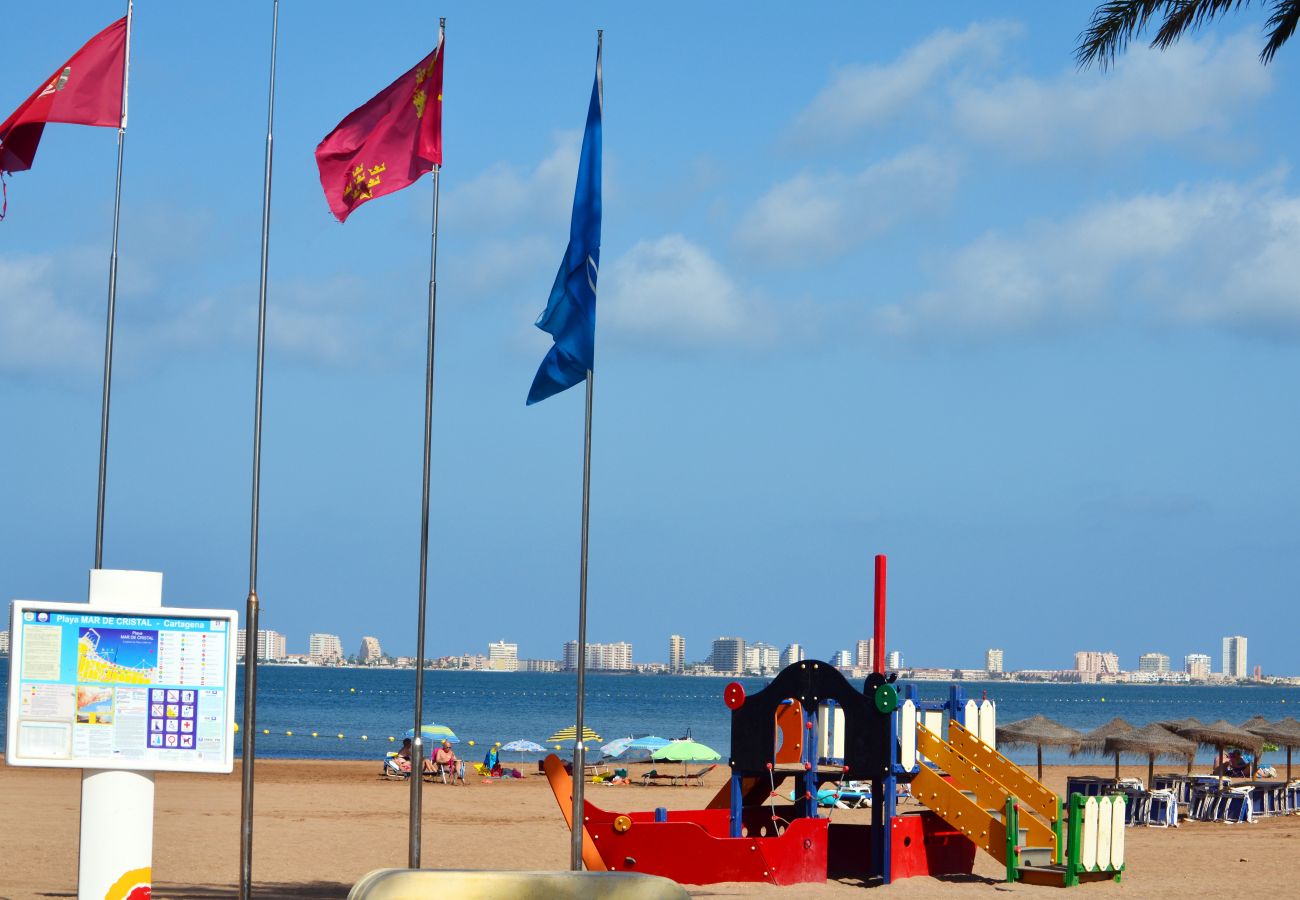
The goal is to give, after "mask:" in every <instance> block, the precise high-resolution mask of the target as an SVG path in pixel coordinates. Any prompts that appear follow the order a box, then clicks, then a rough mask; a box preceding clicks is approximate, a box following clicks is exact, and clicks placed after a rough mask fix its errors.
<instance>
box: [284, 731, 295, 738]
mask: <svg viewBox="0 0 1300 900" xmlns="http://www.w3.org/2000/svg"><path fill="white" fill-rule="evenodd" d="M285 734H286V735H288V736H289V737H293V732H292V731H286V732H285Z"/></svg>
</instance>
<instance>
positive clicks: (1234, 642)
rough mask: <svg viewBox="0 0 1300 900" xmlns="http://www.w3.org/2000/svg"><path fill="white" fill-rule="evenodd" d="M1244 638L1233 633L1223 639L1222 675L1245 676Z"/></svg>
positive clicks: (1229, 676)
mask: <svg viewBox="0 0 1300 900" xmlns="http://www.w3.org/2000/svg"><path fill="white" fill-rule="evenodd" d="M1246 671H1247V670H1246V639H1245V638H1244V637H1242V636H1241V635H1239V634H1238V635H1233V636H1232V637H1226V638H1224V639H1223V677H1224V678H1245V677H1246Z"/></svg>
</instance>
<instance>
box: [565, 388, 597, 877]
mask: <svg viewBox="0 0 1300 900" xmlns="http://www.w3.org/2000/svg"><path fill="white" fill-rule="evenodd" d="M591 394H592V378H591V370H590V369H588V370H587V415H586V427H585V428H584V436H583V444H582V553H581V558H580V562H579V575H578V714H577V716H576V719H577V721H576V723H575V727H576V729H577V743H576V744H574V746H573V828H572V829H571V832H572V833H571V845H570V848H569V868H570V869H572V870H573V871H575V872H581V871H582V835H583V833H584V828H583V824H582V823H583V822H585V821H586V819H585V817H584V815H583V806H582V792H583V784H584V776H583V773H584V772H585V761H584V759H583V757H584V754H585V753H586V749H587V748H586V747H585V746H584V744H583V742H582V738H583V733H584V732H583V729H584V728H585V727H586V726H585V724H584V722H583V713H584V712H585V706H586V702H585V701H586V697H587V693H586V692H587V522H588V519H589V518H590V516H589V513H590V510H591Z"/></svg>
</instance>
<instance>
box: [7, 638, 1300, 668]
mask: <svg viewBox="0 0 1300 900" xmlns="http://www.w3.org/2000/svg"><path fill="white" fill-rule="evenodd" d="M268 635H269V638H268ZM7 639H8V636H7V633H5V632H0V646H3V645H4V644H5V642H6V641H7ZM268 639H269V640H270V641H271V646H273V647H279V648H282V649H283V648H285V647H286V646H287V644H286V639H285V636H284V635H281V634H280V633H279V632H276V631H274V630H266V629H264V630H262V631H260V632H259V645H260V646H266V641H267V640H268ZM1221 642H1222V644H1223V648H1224V654H1223V657H1222V659H1223V666H1222V667H1221V668H1215V667H1214V666H1213V658H1212V657H1211V656H1210V655H1209V654H1204V653H1195V652H1193V653H1187V654H1184V655H1182V656H1181V657H1173V656H1171V655H1170V654H1167V653H1164V652H1161V651H1155V650H1149V651H1147V652H1144V653H1141V654H1138V656H1137V660H1136V662H1135V664H1134V665H1132V666H1125V665H1123V662H1122V660H1121V659H1120V656H1119V654H1117V653H1115V652H1114V651H1109V650H1106V651H1100V650H1077V651H1074V653H1073V654H1072V660H1073V662H1072V664H1066V665H1062V666H1058V667H1056V668H1055V669H1052V668H1051V667H1046V668H1043V667H1028V666H1024V667H1016V666H1014V665H1013V666H1011V667H1010V668H1008V667H1006V662H1005V660H1006V652H1005V650H1004V649H1002V648H986V649H985V650H984V651H983V657H984V664H983V666H977V665H972V666H965V665H953V664H949V665H944V664H943V663H940V664H938V665H926V666H921V665H916V664H915V663H913V664H911V665H908V664H907V662H906V660H905V659H904V656H903V651H902V650H900V649H890V650H888V652H887V653H886V668H887V669H888V670H899V669H902V670H904V671H913V670H917V671H939V670H944V669H948V670H953V671H964V672H977V671H983V672H985V673H987V674H989V675H991V676H998V675H1002V674H1015V673H1023V672H1032V673H1042V672H1045V671H1056V672H1058V673H1062V674H1067V673H1070V672H1074V673H1078V674H1080V675H1082V676H1085V678H1084V680H1097V679H1102V680H1105V679H1106V678H1109V677H1112V676H1115V675H1119V674H1136V675H1142V676H1150V677H1155V678H1169V679H1172V680H1177V678H1179V677H1181V676H1187V677H1189V678H1191V679H1206V678H1211V677H1218V676H1224V675H1225V674H1226V675H1227V677H1230V678H1233V679H1239V680H1244V679H1247V678H1249V677H1252V674H1253V669H1251V664H1250V661H1249V658H1248V656H1247V646H1248V639H1247V638H1246V637H1244V636H1241V635H1234V636H1225V637H1223V638H1222V639H1221ZM308 643H309V649H308V652H307V653H306V654H301V653H297V652H289V653H288V654H287V656H288V657H294V656H304V655H305V656H309V657H311V658H313V659H314V660H315V661H317V662H325V661H329V660H332V659H337V660H341V659H344V658H347V657H346V656H337V657H336V656H334V655H333V648H335V647H341V638H339V636H337V635H332V634H327V633H316V632H313V633H311V634H310V635H309V640H308ZM873 645H874V641H873V640H872V639H870V638H864V639H860V640H858V641H856V642H854V644H853V647H852V649H850V648H846V647H840V648H838V649H831V650H828V651H827V652H826V653H825V655H823V656H817V657H814V658H818V659H823V660H825V661H826V662H829V663H831V664H833V665H837V666H840V667H843V668H846V669H848V668H853V669H856V670H867V669H870V667H871V663H872V650H873ZM361 646H362V649H361V651H359V652H358V654H356V655H355V656H354V657H352V658H365V657H366V656H367V655H368V656H369V657H370V658H372V659H378V658H380V657H381V656H382V657H383V658H388V659H406V658H409V657H410V656H411V654H399V653H390V652H388V651H385V650H383V649H382V648H381V647H380V645H379V643H378V642H377V641H376V640H375V639H374V638H372V637H364V638H363V639H362V645H361ZM663 646H664V647H665V649H666V651H667V652H666V654H665V656H664V658H663V659H660V658H657V656H655V655H653V654H652V655H651V656H650V657H648V658H636V656H635V652H634V646H633V645H632V644H631V643H630V642H627V641H615V642H599V641H593V642H588V645H587V658H588V668H589V669H591V670H593V671H627V670H631V669H632V668H634V667H637V666H648V665H654V666H662V668H663V669H664V670H665V671H668V672H674V671H683V670H688V669H694V668H697V667H699V666H701V665H704V664H710V663H711V664H713V667H714V669H716V670H717V671H719V672H750V673H759V674H774V673H775V672H776V671H779V670H780V669H781V668H784V667H785V666H787V665H789V664H790V663H791V662H797V661H800V660H803V659H805V658H807V651H806V650H805V649H804V647H803V645H801V644H799V643H798V642H791V643H788V644H786V645H785V646H784V648H783V649H782V648H781V647H779V646H778V645H775V644H769V643H766V642H763V641H749V640H746V639H745V638H743V637H734V636H733V637H726V636H724V637H718V638H715V639H714V640H712V641H710V642H708V643H707V646H708V647H709V652H708V653H707V654H703V655H698V656H692V655H689V654H688V653H687V643H686V639H685V638H684V637H683V636H682V635H680V634H672V635H669V636H668V638H667V641H666V642H665V643H664V645H663ZM316 647H322V648H325V649H323V650H321V651H320V652H313V651H312V648H316ZM484 650H485V651H486V652H483V651H476V650H473V649H465V648H462V649H461V650H460V651H459V652H457V653H451V654H436V655H431V656H430V657H429V658H430V659H443V658H449V657H458V656H459V657H465V658H467V659H468V658H477V657H481V658H482V660H483V661H484V666H483V667H484V668H488V669H494V670H497V671H511V672H513V671H565V670H571V669H572V668H574V665H575V660H576V658H577V642H576V641H567V642H565V644H564V645H563V646H562V648H561V652H560V654H558V656H546V655H538V656H527V657H525V656H522V655H521V654H520V652H519V644H518V643H514V642H507V641H506V640H504V639H498V640H496V641H492V642H488V643H487V644H486V645H485V647H484ZM676 653H680V657H676V656H675V654H676ZM239 655H240V656H241V657H242V655H243V638H242V634H241V636H240V638H239ZM1176 658H1178V659H1181V664H1178V665H1175V663H1174V660H1175V659H1176ZM675 659H680V664H679V665H678V664H675V662H674V660H675ZM1013 661H1014V657H1013ZM719 662H720V664H721V665H720V666H719V665H718V663H719ZM1254 668H1255V669H1261V667H1259V666H1258V665H1256V666H1255V667H1254ZM1261 671H1263V672H1265V673H1266V674H1268V675H1270V676H1278V677H1291V676H1294V675H1297V674H1300V673H1292V672H1288V671H1281V670H1276V671H1275V670H1272V669H1261Z"/></svg>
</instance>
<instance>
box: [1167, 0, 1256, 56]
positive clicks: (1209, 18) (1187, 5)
mask: <svg viewBox="0 0 1300 900" xmlns="http://www.w3.org/2000/svg"><path fill="white" fill-rule="evenodd" d="M1249 5H1250V0H1175V2H1173V3H1171V4H1170V9H1169V12H1167V13H1166V14H1165V21H1164V24H1163V25H1161V26H1160V30H1159V31H1157V32H1156V36H1155V39H1154V40H1152V41H1151V46H1152V47H1154V48H1155V49H1157V50H1168V49H1169V48H1170V47H1172V46H1173V45H1174V44H1176V43H1177V42H1178V39H1179V38H1180V37H1182V36H1183V35H1184V34H1185V33H1187V32H1189V31H1196V30H1197V29H1198V28H1201V27H1203V26H1205V25H1207V24H1209V23H1210V22H1213V21H1214V20H1215V19H1216V18H1218V17H1219V16H1222V15H1224V14H1226V13H1229V12H1231V11H1233V10H1235V9H1240V8H1241V7H1243V6H1249Z"/></svg>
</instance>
